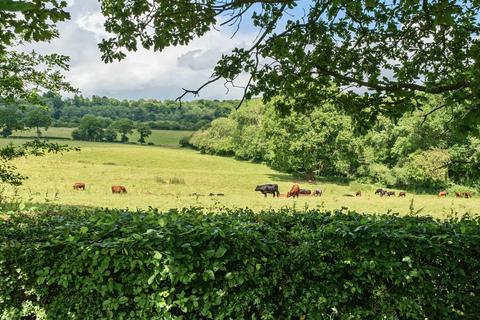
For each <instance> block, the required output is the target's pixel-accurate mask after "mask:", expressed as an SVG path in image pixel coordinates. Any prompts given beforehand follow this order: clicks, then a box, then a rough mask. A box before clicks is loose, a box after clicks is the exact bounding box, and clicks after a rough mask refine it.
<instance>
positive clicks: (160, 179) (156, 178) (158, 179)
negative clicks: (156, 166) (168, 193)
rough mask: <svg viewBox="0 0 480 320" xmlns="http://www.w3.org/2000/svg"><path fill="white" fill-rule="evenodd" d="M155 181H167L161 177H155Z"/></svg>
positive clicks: (162, 182)
mask: <svg viewBox="0 0 480 320" xmlns="http://www.w3.org/2000/svg"><path fill="white" fill-rule="evenodd" d="M154 180H155V182H157V183H160V184H166V183H167V181H166V180H165V179H163V178H162V177H155V178H154Z"/></svg>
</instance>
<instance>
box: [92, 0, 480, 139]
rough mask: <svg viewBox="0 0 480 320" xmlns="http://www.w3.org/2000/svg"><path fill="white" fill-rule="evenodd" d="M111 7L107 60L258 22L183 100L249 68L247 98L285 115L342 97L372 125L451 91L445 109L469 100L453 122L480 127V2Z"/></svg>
mask: <svg viewBox="0 0 480 320" xmlns="http://www.w3.org/2000/svg"><path fill="white" fill-rule="evenodd" d="M102 11H103V13H104V15H105V16H106V18H107V19H106V22H105V27H106V31H108V32H109V33H110V34H111V35H112V36H110V37H109V38H107V39H104V40H103V41H102V43H101V44H100V49H101V50H102V52H103V59H104V60H105V61H107V62H111V61H113V60H114V59H123V58H124V57H125V56H126V51H135V50H137V49H138V48H139V47H144V48H147V49H153V50H156V51H161V50H164V49H165V48H167V47H169V46H175V45H185V44H187V43H189V42H190V41H191V40H192V39H194V38H195V37H201V36H203V35H205V34H206V33H207V32H208V31H210V30H212V29H214V28H216V27H217V26H220V27H221V26H231V25H239V24H240V23H241V21H248V22H247V23H251V24H252V25H253V26H254V27H256V28H258V30H259V34H258V36H257V37H256V38H255V40H254V41H253V43H252V45H251V46H250V47H247V48H244V47H237V48H235V49H234V50H232V53H230V54H227V55H224V56H223V57H222V58H221V59H220V60H219V61H218V63H217V65H216V66H215V68H214V69H213V72H212V77H211V79H209V80H208V81H207V82H206V83H205V84H204V85H201V86H199V88H198V89H192V90H185V92H184V93H183V94H182V95H181V96H180V97H179V98H182V97H183V96H185V95H186V94H189V93H192V94H198V93H199V92H200V90H201V89H202V88H204V87H205V85H206V84H208V83H211V82H214V81H217V80H220V79H224V80H225V81H227V82H232V81H236V80H237V78H238V77H239V75H240V74H242V73H243V72H247V73H249V74H250V79H249V80H248V82H247V84H246V87H245V96H246V97H247V98H248V97H251V96H253V95H256V94H262V95H263V99H264V101H274V103H275V105H276V107H277V108H278V109H279V110H282V111H289V110H291V109H294V110H297V111H305V110H309V109H312V108H313V107H314V106H315V105H318V104H319V102H323V101H333V102H334V105H336V106H340V107H343V108H345V109H346V110H348V111H350V113H351V114H353V115H355V117H356V120H357V122H361V123H364V124H369V123H372V122H373V121H372V120H375V119H376V117H377V115H379V114H387V115H389V116H391V117H399V116H400V115H401V114H403V113H405V112H407V111H411V110H414V109H417V108H421V105H422V103H421V102H422V101H421V97H419V96H418V93H419V92H425V93H431V94H435V95H441V96H443V97H444V99H445V100H444V101H445V104H444V105H441V106H438V108H437V110H440V109H443V108H446V107H456V106H457V105H456V103H458V102H461V103H462V104H463V105H464V106H465V107H466V110H465V112H464V114H463V115H462V116H461V117H457V118H455V119H454V120H455V121H456V122H457V123H459V124H461V127H462V130H464V131H466V130H468V129H475V128H477V127H478V122H479V120H480V37H479V35H480V19H479V15H480V2H479V1H478V0H459V1H450V0H436V1H428V0H411V1H390V0H334V1H332V0H309V1H300V0H278V1H272V0H241V1H239V0H208V1H183V0H156V1H149V0H138V1H134V2H129V3H125V2H124V1H122V0H109V1H106V0H103V6H102ZM332 84H335V86H332ZM356 88H357V89H356ZM339 93H342V94H339ZM279 96H280V97H282V99H275V98H276V97H279Z"/></svg>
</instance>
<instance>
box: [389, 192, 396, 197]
mask: <svg viewBox="0 0 480 320" xmlns="http://www.w3.org/2000/svg"><path fill="white" fill-rule="evenodd" d="M387 196H389V197H390V196H395V191H387Z"/></svg>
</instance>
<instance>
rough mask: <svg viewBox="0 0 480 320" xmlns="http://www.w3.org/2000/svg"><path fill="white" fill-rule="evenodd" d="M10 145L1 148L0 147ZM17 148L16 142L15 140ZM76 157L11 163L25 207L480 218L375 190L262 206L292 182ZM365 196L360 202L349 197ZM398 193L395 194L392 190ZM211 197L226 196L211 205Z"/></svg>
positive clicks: (253, 168)
mask: <svg viewBox="0 0 480 320" xmlns="http://www.w3.org/2000/svg"><path fill="white" fill-rule="evenodd" d="M8 141H12V140H11V139H9V140H4V139H2V140H0V145H1V144H5V143H6V142H8ZM13 141H15V140H13ZM73 144H74V145H76V146H80V147H81V151H79V152H68V153H64V154H63V155H47V156H45V157H40V158H34V157H29V158H23V159H18V160H16V161H15V164H16V165H17V166H18V169H19V170H20V172H22V173H23V174H26V175H27V176H29V177H30V178H29V179H28V180H27V181H26V182H25V184H24V186H22V187H21V188H20V190H19V191H20V194H21V195H22V197H23V199H24V200H25V201H32V202H38V203H43V202H45V201H47V202H54V203H61V204H71V205H87V206H101V207H117V208H127V207H128V208H131V209H134V208H147V207H149V206H151V207H156V208H160V209H169V208H173V207H177V208H180V207H187V206H201V207H206V208H211V209H216V208H220V207H223V206H227V207H231V208H233V207H249V208H253V209H256V210H260V209H269V208H281V207H285V206H290V207H295V208H297V209H303V208H324V209H339V208H342V207H347V208H349V209H353V210H357V211H359V212H368V213H386V212H399V213H402V214H406V213H410V212H412V213H418V214H431V215H434V216H445V215H447V214H450V213H452V212H457V213H460V214H463V213H467V212H469V213H471V214H477V213H479V212H480V209H479V208H480V199H479V198H478V196H476V197H475V198H473V199H455V198H453V197H447V198H440V199H439V198H437V197H436V196H435V195H412V194H407V197H406V198H398V197H383V198H381V197H378V196H375V195H374V191H375V189H376V188H377V186H373V185H363V184H358V183H352V184H346V185H342V184H335V183H319V184H309V183H301V187H302V188H310V189H321V190H322V191H323V196H322V197H318V198H316V197H301V198H300V199H298V200H294V199H291V198H290V199H287V198H279V199H277V198H272V197H271V196H270V195H269V196H268V197H267V198H264V197H263V195H261V194H260V193H258V192H255V191H254V189H255V186H256V185H257V184H263V183H277V184H278V185H279V188H280V192H281V193H282V194H285V193H286V192H287V191H288V190H289V188H290V186H291V185H292V183H293V182H294V181H295V180H294V179H293V178H292V177H291V176H289V175H287V174H283V173H280V172H277V171H275V170H272V169H270V168H268V167H267V166H265V165H262V164H254V163H249V162H244V161H237V160H234V159H232V158H226V157H216V156H210V155H202V154H200V153H198V152H196V151H193V150H189V149H174V148H161V147H154V146H139V145H122V144H107V143H88V142H73ZM77 181H79V182H85V183H86V186H87V188H86V191H76V190H73V183H74V182H77ZM112 185H124V186H126V188H127V190H128V193H127V194H112V193H111V189H110V188H111V186H112ZM358 190H361V191H362V197H348V196H345V195H346V194H355V192H356V191H358ZM395 191H397V194H398V191H399V190H395ZM210 193H213V194H220V193H221V194H224V196H221V197H217V196H214V197H211V196H209V194H210Z"/></svg>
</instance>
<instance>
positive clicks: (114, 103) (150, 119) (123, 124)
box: [0, 92, 238, 143]
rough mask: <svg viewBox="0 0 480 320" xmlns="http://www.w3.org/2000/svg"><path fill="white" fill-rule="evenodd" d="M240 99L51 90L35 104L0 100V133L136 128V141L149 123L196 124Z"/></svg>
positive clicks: (97, 135)
mask: <svg viewBox="0 0 480 320" xmlns="http://www.w3.org/2000/svg"><path fill="white" fill-rule="evenodd" d="M237 105H238V101H235V100H226V101H219V100H195V101H190V102H183V103H182V105H179V103H178V102H175V101H172V100H165V101H158V100H145V99H140V100H117V99H114V98H107V97H99V96H95V95H94V96H92V97H91V98H84V97H82V96H80V95H75V96H74V97H73V98H66V99H63V98H62V97H60V96H58V95H55V94H53V93H51V92H47V93H45V94H43V96H42V97H41V103H39V104H38V105H31V104H27V105H24V106H22V107H21V108H19V107H18V105H17V104H15V105H7V104H0V135H1V136H3V137H8V136H10V135H12V133H13V132H14V131H15V130H24V129H28V128H33V129H35V130H36V135H37V137H38V138H40V137H41V130H40V129H41V128H43V129H45V130H47V129H48V128H49V127H71V128H76V129H75V130H74V131H73V133H72V138H73V139H75V140H87V141H107V142H113V141H117V136H120V141H121V142H127V141H128V135H129V134H131V133H132V132H133V131H134V130H136V131H138V133H139V136H140V138H139V140H138V142H140V143H145V138H146V137H148V136H149V135H150V134H151V132H152V131H151V130H152V129H164V130H198V129H200V128H202V127H205V126H206V125H208V124H209V123H210V122H211V121H212V120H214V119H217V118H220V117H226V116H228V115H229V114H230V112H231V111H232V110H233V109H235V107H236V106H237Z"/></svg>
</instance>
